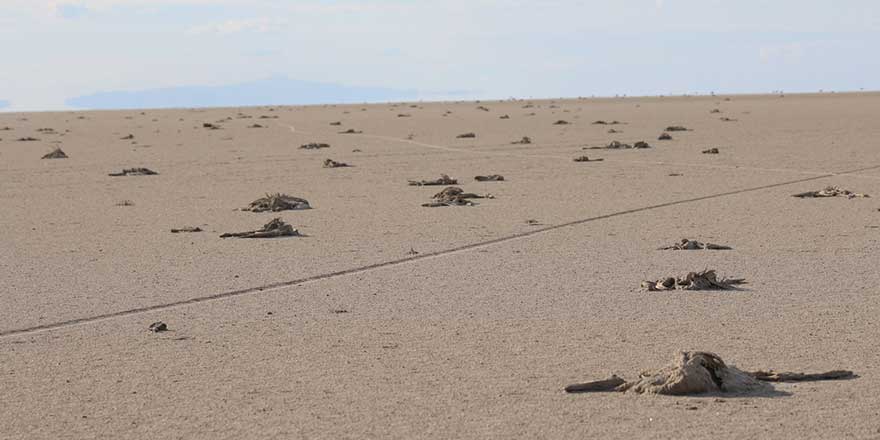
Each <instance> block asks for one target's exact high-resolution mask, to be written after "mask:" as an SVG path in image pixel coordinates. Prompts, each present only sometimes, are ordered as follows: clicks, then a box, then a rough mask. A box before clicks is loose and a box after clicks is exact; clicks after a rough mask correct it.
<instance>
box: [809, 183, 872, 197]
mask: <svg viewBox="0 0 880 440" xmlns="http://www.w3.org/2000/svg"><path fill="white" fill-rule="evenodd" d="M792 197H799V198H802V199H804V198H814V197H846V198H848V199H852V198H856V197H870V196H869V195H867V194H861V193H854V192H852V191H849V190H845V189H843V188H840V187H837V186H827V187H825V188H824V189H820V190H819V191H807V192H803V193H798V194H793V195H792Z"/></svg>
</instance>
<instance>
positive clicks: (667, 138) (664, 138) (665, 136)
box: [657, 131, 672, 141]
mask: <svg viewBox="0 0 880 440" xmlns="http://www.w3.org/2000/svg"><path fill="white" fill-rule="evenodd" d="M657 140H658V141H671V140H672V135H671V134H669V133H666V132H665V131H664V132H663V133H661V134H660V136H658V137H657Z"/></svg>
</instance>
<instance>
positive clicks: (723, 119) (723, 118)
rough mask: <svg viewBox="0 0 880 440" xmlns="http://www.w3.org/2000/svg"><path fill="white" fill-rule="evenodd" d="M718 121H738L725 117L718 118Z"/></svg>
mask: <svg viewBox="0 0 880 440" xmlns="http://www.w3.org/2000/svg"><path fill="white" fill-rule="evenodd" d="M720 120H721V121H723V122H736V121H738V119H733V118H728V117H727V116H724V117H722V118H720Z"/></svg>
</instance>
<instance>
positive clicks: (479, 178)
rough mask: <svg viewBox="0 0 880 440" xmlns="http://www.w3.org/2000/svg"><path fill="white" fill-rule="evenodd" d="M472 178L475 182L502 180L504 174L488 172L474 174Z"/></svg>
mask: <svg viewBox="0 0 880 440" xmlns="http://www.w3.org/2000/svg"><path fill="white" fill-rule="evenodd" d="M474 180H476V181H477V182H501V181H503V180H504V176H502V175H500V174H490V175H488V176H475V177H474Z"/></svg>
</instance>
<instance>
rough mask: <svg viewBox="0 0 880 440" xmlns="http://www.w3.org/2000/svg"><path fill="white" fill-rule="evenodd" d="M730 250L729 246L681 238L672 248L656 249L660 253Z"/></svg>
mask: <svg viewBox="0 0 880 440" xmlns="http://www.w3.org/2000/svg"><path fill="white" fill-rule="evenodd" d="M702 249H708V250H731V249H733V248H732V247H730V246H722V245H720V244H713V243H703V242H700V241H697V240H688V239H687V238H682V239H681V241H680V242H678V243H675V244H674V245H672V246H664V247H661V248H657V250H660V251H693V250H702Z"/></svg>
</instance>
